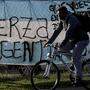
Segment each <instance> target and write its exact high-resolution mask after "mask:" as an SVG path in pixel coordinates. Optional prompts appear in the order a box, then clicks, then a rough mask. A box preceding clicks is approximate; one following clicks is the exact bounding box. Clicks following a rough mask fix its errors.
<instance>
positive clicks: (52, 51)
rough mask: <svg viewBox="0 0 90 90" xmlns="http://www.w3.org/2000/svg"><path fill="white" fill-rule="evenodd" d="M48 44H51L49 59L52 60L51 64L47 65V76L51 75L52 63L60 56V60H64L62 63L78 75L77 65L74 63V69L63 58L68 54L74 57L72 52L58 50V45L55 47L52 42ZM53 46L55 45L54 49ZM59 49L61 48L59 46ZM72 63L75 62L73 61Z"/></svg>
mask: <svg viewBox="0 0 90 90" xmlns="http://www.w3.org/2000/svg"><path fill="white" fill-rule="evenodd" d="M48 46H50V52H49V53H47V60H48V61H50V64H49V65H47V66H46V70H45V73H44V75H45V76H48V75H49V71H50V66H51V64H52V63H54V60H55V58H56V57H58V58H59V61H60V62H62V64H63V65H64V67H66V68H67V70H68V71H69V72H70V73H72V74H73V75H75V76H76V72H77V70H76V67H75V65H74V70H72V69H71V68H70V65H69V64H68V63H66V62H65V61H64V60H63V58H62V57H63V56H66V55H67V56H69V55H70V57H72V54H71V53H66V52H62V51H58V50H57V49H56V47H53V46H52V44H51V45H48ZM52 47H53V49H52ZM58 49H59V48H58ZM67 56H66V57H67ZM71 64H73V62H72V63H71Z"/></svg>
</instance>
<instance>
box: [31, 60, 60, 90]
mask: <svg viewBox="0 0 90 90" xmlns="http://www.w3.org/2000/svg"><path fill="white" fill-rule="evenodd" d="M59 74H60V73H59V70H58V68H57V66H56V65H55V64H54V63H50V61H47V60H41V61H39V62H38V63H37V64H36V65H35V66H34V67H33V69H32V71H31V83H32V86H33V87H34V89H35V90H54V89H55V88H56V86H57V84H58V83H59V80H60V75H59Z"/></svg>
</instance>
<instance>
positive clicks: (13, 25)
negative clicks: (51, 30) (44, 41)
mask: <svg viewBox="0 0 90 90" xmlns="http://www.w3.org/2000/svg"><path fill="white" fill-rule="evenodd" d="M20 21H21V22H22V21H25V25H23V28H22V27H20V26H21V25H22V23H20ZM3 22H6V20H4V21H3ZM9 22H10V23H9V26H10V30H9V31H8V33H9V35H7V34H2V33H1V32H0V33H1V34H0V36H9V37H13V35H15V33H17V35H18V37H19V39H23V37H24V38H29V39H35V38H37V37H39V38H48V30H47V28H48V21H47V19H46V18H37V20H36V21H35V23H33V19H32V18H28V17H21V18H20V19H19V18H18V17H16V16H13V17H11V18H10V19H9ZM39 22H40V24H39V25H38V23H39ZM42 22H43V25H42ZM0 23H2V21H0ZM19 24H21V25H19ZM31 24H32V26H31ZM33 24H36V28H35V27H34V29H35V30H34V29H33ZM25 26H26V27H25ZM1 29H5V26H1V25H0V30H1ZM15 30H16V31H15ZM20 30H22V32H21V31H20ZM14 32H15V33H14ZM42 32H43V33H42ZM6 33H7V32H6ZM32 33H34V34H32Z"/></svg>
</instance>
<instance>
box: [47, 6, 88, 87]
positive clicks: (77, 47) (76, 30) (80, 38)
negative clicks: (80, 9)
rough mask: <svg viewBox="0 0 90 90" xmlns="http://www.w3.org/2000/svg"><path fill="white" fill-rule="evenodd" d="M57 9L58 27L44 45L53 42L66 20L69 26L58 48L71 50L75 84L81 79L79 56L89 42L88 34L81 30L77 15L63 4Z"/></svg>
mask: <svg viewBox="0 0 90 90" xmlns="http://www.w3.org/2000/svg"><path fill="white" fill-rule="evenodd" d="M58 11H59V17H60V24H59V27H58V28H57V30H55V31H54V33H53V35H52V36H51V38H50V39H49V41H48V42H47V43H46V44H45V45H47V44H51V43H53V42H54V40H55V39H56V37H57V36H58V35H59V33H60V32H61V31H62V30H63V22H62V21H64V22H66V24H67V26H68V27H69V28H68V29H67V30H66V35H65V39H64V40H63V41H62V43H61V45H60V48H61V50H63V51H65V52H68V51H70V50H73V54H72V55H73V62H74V64H75V66H76V69H77V76H76V78H77V79H76V83H75V84H76V85H77V84H78V83H80V81H82V63H81V56H82V52H83V51H84V49H85V47H86V46H87V45H88V43H89V36H88V34H87V32H84V30H82V25H81V23H80V22H79V20H78V19H77V17H75V16H74V15H73V14H72V13H71V12H70V11H68V10H67V8H66V7H65V6H62V7H60V8H59V9H58ZM86 28H87V27H86Z"/></svg>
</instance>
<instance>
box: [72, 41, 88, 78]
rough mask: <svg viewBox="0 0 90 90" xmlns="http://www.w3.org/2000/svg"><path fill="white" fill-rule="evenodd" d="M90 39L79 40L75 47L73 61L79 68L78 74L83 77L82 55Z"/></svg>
mask: <svg viewBox="0 0 90 90" xmlns="http://www.w3.org/2000/svg"><path fill="white" fill-rule="evenodd" d="M88 42H89V41H88V40H84V41H79V42H77V44H76V46H75V47H74V49H73V61H74V64H75V66H76V69H77V76H78V77H80V78H81V79H82V63H81V60H80V59H81V56H82V52H83V51H84V48H85V47H86V46H87V44H88Z"/></svg>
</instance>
